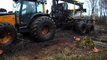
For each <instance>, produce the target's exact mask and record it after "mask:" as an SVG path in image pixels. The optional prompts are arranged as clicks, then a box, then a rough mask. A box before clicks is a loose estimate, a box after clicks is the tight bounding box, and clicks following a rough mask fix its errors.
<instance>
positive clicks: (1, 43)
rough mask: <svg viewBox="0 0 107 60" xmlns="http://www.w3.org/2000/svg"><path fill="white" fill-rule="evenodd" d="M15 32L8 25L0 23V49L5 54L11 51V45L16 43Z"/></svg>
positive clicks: (12, 27) (11, 26)
mask: <svg viewBox="0 0 107 60" xmlns="http://www.w3.org/2000/svg"><path fill="white" fill-rule="evenodd" d="M16 35H17V33H16V30H15V28H14V26H13V25H11V24H9V23H6V22H5V23H4V22H0V48H1V49H3V50H5V51H6V52H7V51H9V50H10V49H11V45H12V44H13V43H14V42H15V41H16V40H15V39H16Z"/></svg>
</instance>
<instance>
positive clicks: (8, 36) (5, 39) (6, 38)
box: [0, 32, 12, 44]
mask: <svg viewBox="0 0 107 60" xmlns="http://www.w3.org/2000/svg"><path fill="white" fill-rule="evenodd" d="M11 38H12V37H11V34H10V33H9V32H4V33H2V34H1V36H0V43H1V44H6V43H8V42H9V41H10V39H11Z"/></svg>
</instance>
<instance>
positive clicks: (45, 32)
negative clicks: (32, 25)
mask: <svg viewBox="0 0 107 60" xmlns="http://www.w3.org/2000/svg"><path fill="white" fill-rule="evenodd" d="M48 33H49V26H47V25H45V26H44V27H43V28H42V35H44V36H45V35H47V34H48Z"/></svg>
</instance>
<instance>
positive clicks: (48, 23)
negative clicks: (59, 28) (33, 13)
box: [30, 16, 56, 42]
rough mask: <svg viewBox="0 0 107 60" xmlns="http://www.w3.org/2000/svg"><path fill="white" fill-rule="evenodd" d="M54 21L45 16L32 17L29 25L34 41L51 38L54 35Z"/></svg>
mask: <svg viewBox="0 0 107 60" xmlns="http://www.w3.org/2000/svg"><path fill="white" fill-rule="evenodd" d="M55 29H56V26H55V22H54V21H53V20H52V19H51V18H50V17H47V16H41V17H38V18H34V22H33V23H32V24H31V26H30V33H31V36H32V38H33V40H34V41H37V42H43V41H48V40H51V39H53V37H54V35H55Z"/></svg>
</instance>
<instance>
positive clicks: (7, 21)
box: [0, 0, 56, 48]
mask: <svg viewBox="0 0 107 60" xmlns="http://www.w3.org/2000/svg"><path fill="white" fill-rule="evenodd" d="M14 2H15V6H14V11H13V12H11V13H0V47H2V48H8V47H9V46H10V45H11V44H14V43H15V41H16V37H17V33H21V34H24V33H29V34H30V36H31V37H32V39H31V40H32V41H39V42H43V41H47V40H51V39H52V38H53V37H54V34H55V29H56V25H55V22H54V21H53V19H52V18H51V17H50V15H49V14H47V13H45V4H46V0H14Z"/></svg>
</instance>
